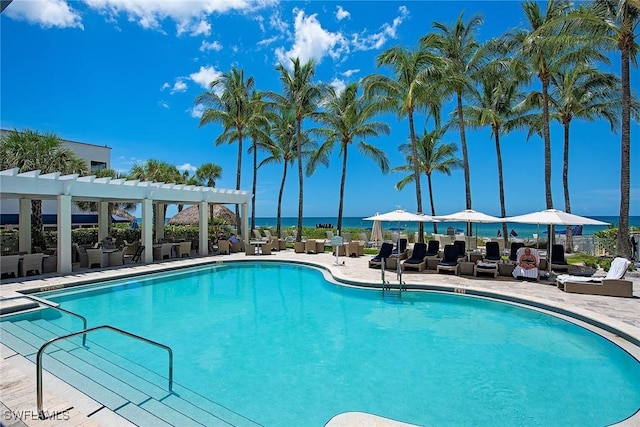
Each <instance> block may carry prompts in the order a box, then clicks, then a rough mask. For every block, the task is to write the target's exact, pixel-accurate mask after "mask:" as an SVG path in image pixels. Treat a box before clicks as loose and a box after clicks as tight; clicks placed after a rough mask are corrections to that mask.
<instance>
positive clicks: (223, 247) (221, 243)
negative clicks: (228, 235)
mask: <svg viewBox="0 0 640 427" xmlns="http://www.w3.org/2000/svg"><path fill="white" fill-rule="evenodd" d="M218 253H219V254H222V255H229V254H230V253H231V244H230V243H229V241H228V240H226V239H220V240H218Z"/></svg>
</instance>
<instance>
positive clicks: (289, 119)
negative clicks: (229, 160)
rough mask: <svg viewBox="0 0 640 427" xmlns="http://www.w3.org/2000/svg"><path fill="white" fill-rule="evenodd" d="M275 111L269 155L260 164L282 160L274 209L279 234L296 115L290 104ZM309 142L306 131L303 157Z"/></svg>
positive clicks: (293, 151) (293, 145)
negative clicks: (275, 209) (276, 205)
mask: <svg viewBox="0 0 640 427" xmlns="http://www.w3.org/2000/svg"><path fill="white" fill-rule="evenodd" d="M275 108H276V110H277V112H276V113H275V115H274V118H273V121H272V122H271V134H272V138H273V142H274V143H273V144H272V145H271V146H270V149H271V155H270V156H268V157H266V158H265V159H264V160H262V162H260V166H262V165H265V164H270V163H280V162H282V164H283V167H282V180H281V181H280V189H279V190H278V207H277V211H276V233H277V235H278V236H280V235H281V231H282V228H281V225H282V196H283V194H284V184H285V182H286V180H287V171H288V169H289V165H293V163H294V162H295V160H296V158H297V157H296V141H297V140H296V137H295V136H296V115H295V110H294V109H293V107H291V106H286V105H279V106H275ZM308 142H309V139H308V137H307V132H303V135H302V147H303V148H302V153H303V157H304V152H305V149H304V147H305V146H306V145H307V143H308Z"/></svg>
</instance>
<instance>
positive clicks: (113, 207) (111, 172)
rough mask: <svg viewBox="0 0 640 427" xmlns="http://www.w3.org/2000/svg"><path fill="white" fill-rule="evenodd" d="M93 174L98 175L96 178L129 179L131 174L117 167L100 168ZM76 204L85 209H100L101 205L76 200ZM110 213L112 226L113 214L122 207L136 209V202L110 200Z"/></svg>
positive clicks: (126, 209)
mask: <svg viewBox="0 0 640 427" xmlns="http://www.w3.org/2000/svg"><path fill="white" fill-rule="evenodd" d="M92 174H93V175H95V176H96V178H113V179H125V180H126V179H129V176H128V175H127V174H126V173H123V172H120V171H117V170H115V169H110V168H109V169H99V170H95V171H92ZM76 205H77V206H78V207H79V208H80V209H81V210H83V211H94V212H95V211H98V210H99V205H98V203H96V202H76ZM108 206H109V207H108V211H109V213H110V215H109V228H111V224H112V222H113V218H112V217H111V215H113V214H114V213H115V212H116V211H117V210H118V209H122V210H125V211H133V210H135V209H136V204H135V203H131V202H109V204H108Z"/></svg>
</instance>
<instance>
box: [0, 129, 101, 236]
mask: <svg viewBox="0 0 640 427" xmlns="http://www.w3.org/2000/svg"><path fill="white" fill-rule="evenodd" d="M7 132H9V131H8V130H7V129H0V138H1V137H3V136H4V135H5V134H6V133H7ZM62 145H63V146H64V147H66V148H69V149H71V150H73V151H74V152H75V153H76V154H77V155H78V156H79V157H80V158H81V159H84V160H85V161H86V162H87V166H88V167H89V168H90V169H91V171H92V172H94V171H98V170H101V169H109V168H110V167H111V147H108V146H106V145H94V144H87V143H85V142H76V141H69V140H66V139H63V140H62ZM0 192H2V189H1V188H0ZM56 209H57V203H56V202H55V201H54V200H43V201H42V216H43V221H44V223H45V227H46V226H53V227H55V224H56ZM19 211H20V208H19V203H18V200H16V199H2V200H0V226H2V227H7V228H11V227H16V226H17V225H18V212H19ZM97 223H98V216H97V214H96V213H95V212H93V213H92V212H85V211H81V210H80V209H79V208H78V207H77V206H75V205H74V206H73V207H72V224H73V225H74V226H82V225H97Z"/></svg>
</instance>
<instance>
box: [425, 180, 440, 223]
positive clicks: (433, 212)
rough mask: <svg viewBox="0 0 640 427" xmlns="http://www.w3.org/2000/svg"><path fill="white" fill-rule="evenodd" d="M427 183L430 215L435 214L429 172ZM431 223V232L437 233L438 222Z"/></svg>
mask: <svg viewBox="0 0 640 427" xmlns="http://www.w3.org/2000/svg"><path fill="white" fill-rule="evenodd" d="M427 185H428V186H429V203H430V204H431V216H436V207H435V205H434V204H433V187H432V186H431V174H430V173H428V174H427ZM432 224H433V234H438V224H436V222H435V221H434V222H432Z"/></svg>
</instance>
